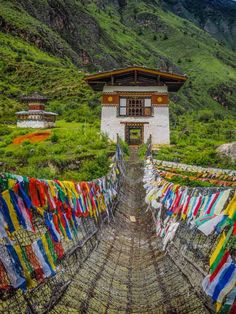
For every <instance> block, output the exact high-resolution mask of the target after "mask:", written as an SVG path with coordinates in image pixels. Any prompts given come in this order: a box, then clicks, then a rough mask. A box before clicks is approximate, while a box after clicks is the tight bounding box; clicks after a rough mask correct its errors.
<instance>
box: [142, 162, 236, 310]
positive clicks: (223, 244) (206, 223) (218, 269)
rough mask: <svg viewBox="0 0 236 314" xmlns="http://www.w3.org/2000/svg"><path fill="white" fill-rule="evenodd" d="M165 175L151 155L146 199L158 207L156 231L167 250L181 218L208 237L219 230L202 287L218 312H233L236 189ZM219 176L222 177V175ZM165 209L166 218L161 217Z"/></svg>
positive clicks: (146, 165)
mask: <svg viewBox="0 0 236 314" xmlns="http://www.w3.org/2000/svg"><path fill="white" fill-rule="evenodd" d="M162 174H163V172H162V171H158V170H157V169H156V166H155V161H154V162H153V161H152V159H151V158H147V160H146V164H145V171H144V178H143V182H144V188H145V189H146V198H145V201H146V203H147V204H148V206H149V207H150V206H151V207H152V208H154V209H155V210H156V234H157V235H158V236H160V237H161V238H162V239H163V250H165V249H166V247H167V244H168V243H169V242H170V241H172V240H173V238H174V236H175V233H176V231H177V229H178V228H179V221H180V220H182V221H184V222H186V223H187V225H188V226H189V227H190V228H197V229H198V230H199V231H201V232H202V233H203V234H205V235H206V236H208V235H210V234H212V233H213V232H215V233H218V234H219V235H220V236H219V240H218V243H217V244H216V246H215V248H214V250H213V252H212V255H211V256H210V259H209V266H210V273H209V275H208V276H206V278H205V279H204V280H203V283H202V287H203V290H204V291H205V293H206V294H207V295H209V296H210V297H211V298H212V301H213V302H215V304H216V310H217V312H220V313H222V314H226V313H231V311H232V309H233V308H235V301H236V300H235V298H236V289H235V286H236V264H235V262H234V261H233V259H232V252H233V251H234V252H235V248H236V191H235V189H233V188H228V189H224V190H217V189H211V188H192V189H190V188H189V187H185V186H180V185H178V184H174V183H172V182H169V181H167V180H165V175H164V177H162ZM198 176H201V175H198V174H196V177H198ZM205 176H206V177H207V174H206V173H205ZM219 176H221V178H222V174H220V175H219ZM216 177H217V176H214V178H216ZM231 179H233V177H231ZM163 211H164V212H165V218H164V219H161V216H162V214H163Z"/></svg>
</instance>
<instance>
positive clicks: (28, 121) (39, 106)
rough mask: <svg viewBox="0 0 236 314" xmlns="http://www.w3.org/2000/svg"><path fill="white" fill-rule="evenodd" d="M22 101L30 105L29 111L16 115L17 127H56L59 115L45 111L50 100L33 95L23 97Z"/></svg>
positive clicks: (36, 94)
mask: <svg viewBox="0 0 236 314" xmlns="http://www.w3.org/2000/svg"><path fill="white" fill-rule="evenodd" d="M21 100H22V101H23V102H27V103H28V107H29V110H26V111H19V112H17V113H16V115H17V127H19V128H35V129H43V128H53V127H55V122H56V116H57V114H56V113H54V112H48V111H45V110H44V109H45V103H46V102H47V100H48V99H47V98H46V97H44V96H42V95H40V94H38V93H33V94H32V95H31V96H23V97H21Z"/></svg>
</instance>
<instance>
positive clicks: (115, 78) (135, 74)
mask: <svg viewBox="0 0 236 314" xmlns="http://www.w3.org/2000/svg"><path fill="white" fill-rule="evenodd" d="M186 80H187V76H186V75H182V74H177V73H171V72H164V71H160V70H157V69H150V68H146V67H141V66H132V67H127V68H123V69H116V70H112V71H106V72H98V73H96V74H91V75H87V76H86V77H85V81H86V82H87V83H88V84H89V85H90V86H91V87H92V88H93V89H94V90H96V91H102V90H103V87H104V85H120V86H122V85H123V86H127V85H131V86H153V85H166V86H167V87H168V90H169V91H170V92H176V91H178V90H179V89H180V87H181V86H182V85H183V84H184V82H185V81H186Z"/></svg>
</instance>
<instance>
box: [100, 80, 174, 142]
mask: <svg viewBox="0 0 236 314" xmlns="http://www.w3.org/2000/svg"><path fill="white" fill-rule="evenodd" d="M122 91H130V92H160V93H167V87H166V86H143V87H140V86H104V89H103V92H105V93H109V92H110V93H112V92H122ZM121 122H149V124H144V142H146V141H147V139H148V138H149V136H150V134H151V135H152V143H153V144H154V145H155V144H169V143H170V129H169V108H168V107H154V111H153V117H120V116H117V107H116V106H113V107H112V106H110V107H109V106H103V107H102V117H101V131H102V132H103V133H105V134H107V135H108V137H109V138H110V139H111V140H112V141H114V142H115V141H116V135H117V133H118V134H119V136H120V137H121V138H122V139H123V140H124V139H125V124H121Z"/></svg>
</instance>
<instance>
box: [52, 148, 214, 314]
mask: <svg viewBox="0 0 236 314" xmlns="http://www.w3.org/2000/svg"><path fill="white" fill-rule="evenodd" d="M142 175H143V173H142V167H141V164H140V163H139V162H138V161H137V157H136V151H135V149H132V151H131V157H130V160H129V162H128V166H127V177H126V178H125V183H124V186H123V188H122V191H121V196H120V202H119V205H118V208H117V211H116V213H115V218H114V221H113V222H112V223H111V224H109V225H107V226H105V227H104V228H103V231H102V234H101V239H100V240H101V241H100V242H99V244H98V247H97V248H96V249H95V250H94V251H93V253H92V254H91V255H90V257H89V258H88V259H87V261H86V262H85V263H84V265H83V267H82V268H81V269H80V270H79V272H78V273H77V274H76V276H75V278H74V280H73V282H72V284H71V285H70V287H69V288H68V290H67V292H66V293H65V295H64V296H63V297H62V299H61V300H60V302H59V303H58V304H57V305H56V306H55V307H54V308H53V310H52V311H51V313H55V314H56V313H58V314H59V313H70V314H72V313H140V314H144V313H181V314H184V313H191V314H192V313H199V314H203V313H208V311H207V310H206V308H205V307H204V305H203V303H202V301H201V300H200V299H199V298H198V297H197V296H196V295H195V293H194V292H193V291H192V289H191V286H190V284H189V283H188V282H187V281H186V279H185V278H184V277H183V275H182V274H181V272H180V271H178V269H177V267H176V266H175V264H174V263H173V261H172V260H171V259H170V258H169V257H168V255H166V254H165V253H164V252H163V251H162V250H161V249H160V244H159V243H158V239H157V237H156V235H155V228H154V226H153V223H152V217H151V215H150V213H149V212H148V213H147V212H145V204H144V196H145V195H144V190H143V187H142ZM130 216H134V217H135V219H132V218H131V219H130ZM131 220H136V221H135V222H132V221H131Z"/></svg>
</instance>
